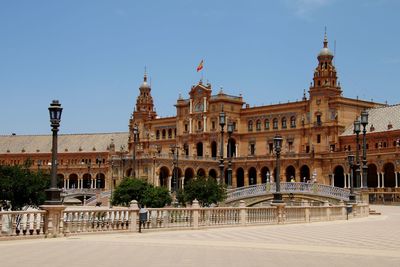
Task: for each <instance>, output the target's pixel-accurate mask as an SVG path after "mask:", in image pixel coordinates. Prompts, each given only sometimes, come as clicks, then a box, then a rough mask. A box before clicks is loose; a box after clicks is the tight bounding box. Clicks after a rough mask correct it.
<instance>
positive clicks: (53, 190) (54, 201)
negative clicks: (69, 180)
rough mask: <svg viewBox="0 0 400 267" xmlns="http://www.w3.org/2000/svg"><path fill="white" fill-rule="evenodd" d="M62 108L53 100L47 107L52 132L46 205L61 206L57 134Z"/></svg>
mask: <svg viewBox="0 0 400 267" xmlns="http://www.w3.org/2000/svg"><path fill="white" fill-rule="evenodd" d="M62 110H63V109H62V107H61V104H60V102H59V101H58V100H53V102H52V103H51V104H50V107H49V114H50V125H51V131H52V132H53V137H52V149H51V151H52V153H51V184H50V188H49V189H47V190H46V202H45V204H46V205H59V204H61V197H60V193H61V190H60V189H58V188H57V133H58V127H60V121H61V113H62Z"/></svg>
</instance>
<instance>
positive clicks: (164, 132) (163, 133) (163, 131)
mask: <svg viewBox="0 0 400 267" xmlns="http://www.w3.org/2000/svg"><path fill="white" fill-rule="evenodd" d="M165 135H166V131H165V129H164V130H162V139H165Z"/></svg>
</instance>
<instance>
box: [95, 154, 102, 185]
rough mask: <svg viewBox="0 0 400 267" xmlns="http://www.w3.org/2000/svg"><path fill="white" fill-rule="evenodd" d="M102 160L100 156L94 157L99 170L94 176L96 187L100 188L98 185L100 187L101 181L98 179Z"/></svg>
mask: <svg viewBox="0 0 400 267" xmlns="http://www.w3.org/2000/svg"><path fill="white" fill-rule="evenodd" d="M102 161H103V159H102V158H100V157H98V158H96V163H97V164H98V165H99V171H98V173H97V178H96V188H97V189H100V187H101V184H100V182H101V181H100V167H101V163H102Z"/></svg>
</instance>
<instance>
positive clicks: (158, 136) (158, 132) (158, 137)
mask: <svg viewBox="0 0 400 267" xmlns="http://www.w3.org/2000/svg"><path fill="white" fill-rule="evenodd" d="M156 139H157V140H158V139H160V130H157V131H156Z"/></svg>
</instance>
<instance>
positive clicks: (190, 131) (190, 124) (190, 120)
mask: <svg viewBox="0 0 400 267" xmlns="http://www.w3.org/2000/svg"><path fill="white" fill-rule="evenodd" d="M189 133H190V134H191V133H192V118H189Z"/></svg>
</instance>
